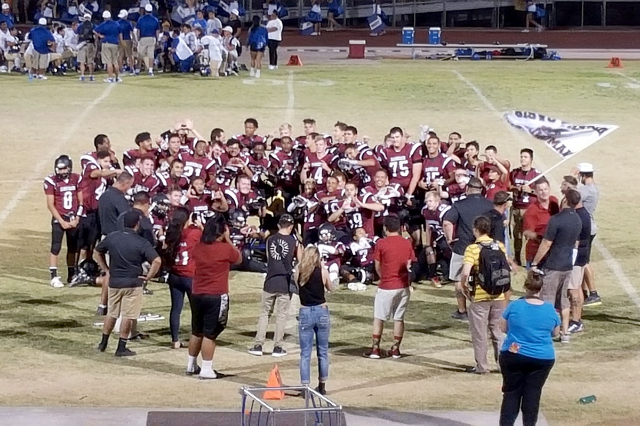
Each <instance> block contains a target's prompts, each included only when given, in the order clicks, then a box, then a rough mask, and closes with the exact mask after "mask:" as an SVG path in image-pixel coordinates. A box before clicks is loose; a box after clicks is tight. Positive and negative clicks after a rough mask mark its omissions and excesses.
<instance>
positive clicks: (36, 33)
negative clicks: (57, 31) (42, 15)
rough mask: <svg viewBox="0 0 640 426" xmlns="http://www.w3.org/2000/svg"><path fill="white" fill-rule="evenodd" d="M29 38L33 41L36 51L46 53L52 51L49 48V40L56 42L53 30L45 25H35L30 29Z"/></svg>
mask: <svg viewBox="0 0 640 426" xmlns="http://www.w3.org/2000/svg"><path fill="white" fill-rule="evenodd" d="M29 40H31V41H32V42H33V48H34V49H35V51H36V52H38V53H40V54H42V55H46V54H47V53H51V49H49V43H48V42H55V41H56V40H55V39H54V38H53V34H51V31H49V30H48V29H46V28H45V27H40V26H38V27H34V28H32V29H31V31H29Z"/></svg>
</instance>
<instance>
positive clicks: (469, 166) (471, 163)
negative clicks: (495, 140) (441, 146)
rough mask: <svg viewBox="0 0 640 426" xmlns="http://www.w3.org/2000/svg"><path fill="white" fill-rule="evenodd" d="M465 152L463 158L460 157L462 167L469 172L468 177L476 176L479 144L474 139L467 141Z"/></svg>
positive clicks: (478, 164) (478, 161)
mask: <svg viewBox="0 0 640 426" xmlns="http://www.w3.org/2000/svg"><path fill="white" fill-rule="evenodd" d="M465 147H466V148H465V149H466V151H465V153H464V158H462V159H461V160H463V161H462V167H464V168H465V169H466V170H467V171H468V172H469V177H470V178H472V177H474V176H476V172H477V170H478V166H480V163H481V161H480V160H479V159H478V154H480V144H478V142H476V141H471V142H467V144H466V145H465Z"/></svg>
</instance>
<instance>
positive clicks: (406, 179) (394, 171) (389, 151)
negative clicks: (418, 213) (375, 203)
mask: <svg viewBox="0 0 640 426" xmlns="http://www.w3.org/2000/svg"><path fill="white" fill-rule="evenodd" d="M389 134H390V135H391V138H392V139H393V145H392V146H391V147H389V148H384V149H383V150H382V151H380V156H381V158H382V166H383V167H384V168H385V169H387V171H388V172H389V181H390V183H397V184H400V186H401V187H402V189H404V191H405V197H406V198H407V199H408V202H407V204H408V205H409V206H411V205H412V204H413V201H412V199H413V193H414V192H415V190H416V188H417V186H418V182H419V181H420V178H421V177H422V152H421V146H420V145H419V144H415V143H408V142H407V141H406V139H405V137H404V132H403V131H402V129H401V128H399V127H394V128H392V129H391V130H390V131H389Z"/></svg>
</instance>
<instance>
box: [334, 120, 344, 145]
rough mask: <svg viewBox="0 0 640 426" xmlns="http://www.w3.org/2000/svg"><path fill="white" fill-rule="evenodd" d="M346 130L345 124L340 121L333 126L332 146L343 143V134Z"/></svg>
mask: <svg viewBox="0 0 640 426" xmlns="http://www.w3.org/2000/svg"><path fill="white" fill-rule="evenodd" d="M345 130H347V125H346V123H343V122H341V121H338V122H336V124H334V125H333V145H334V146H335V145H338V144H341V143H344V132H345Z"/></svg>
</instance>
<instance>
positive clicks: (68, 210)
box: [44, 173, 80, 220]
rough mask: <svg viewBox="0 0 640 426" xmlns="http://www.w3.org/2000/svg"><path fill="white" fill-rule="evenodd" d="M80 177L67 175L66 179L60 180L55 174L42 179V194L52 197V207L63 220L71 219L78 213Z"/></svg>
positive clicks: (73, 174) (74, 174) (72, 174)
mask: <svg viewBox="0 0 640 426" xmlns="http://www.w3.org/2000/svg"><path fill="white" fill-rule="evenodd" d="M79 183H80V175H79V174H77V173H71V174H69V177H68V178H67V179H60V178H59V177H58V176H57V175H56V174H52V175H49V176H47V177H46V178H45V179H44V193H45V194H47V195H53V206H54V207H55V208H56V210H57V211H58V213H60V216H62V217H63V218H65V220H66V218H71V217H73V216H75V215H76V213H77V212H78V206H79V203H78V192H80V188H79Z"/></svg>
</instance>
